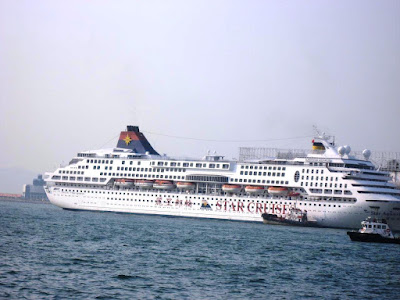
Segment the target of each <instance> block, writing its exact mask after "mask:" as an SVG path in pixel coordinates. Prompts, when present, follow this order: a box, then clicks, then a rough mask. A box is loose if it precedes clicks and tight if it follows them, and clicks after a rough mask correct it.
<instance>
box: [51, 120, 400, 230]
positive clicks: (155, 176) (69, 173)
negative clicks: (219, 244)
mask: <svg viewBox="0 0 400 300" xmlns="http://www.w3.org/2000/svg"><path fill="white" fill-rule="evenodd" d="M312 149H313V150H312V151H311V152H310V153H309V154H307V155H304V156H298V157H292V158H285V159H283V158H265V159H259V160H256V161H255V160H252V161H235V160H227V159H225V158H224V156H221V155H217V154H210V153H208V154H207V155H206V156H205V157H204V158H202V159H189V158H176V157H175V158H174V157H169V156H166V155H160V154H158V152H157V151H156V150H155V149H154V148H153V147H152V146H151V144H150V143H149V141H148V140H147V139H146V137H145V136H144V134H143V133H142V132H140V130H139V127H137V126H127V130H126V131H122V132H121V134H120V136H119V140H118V143H117V145H116V147H115V148H111V149H101V150H91V151H84V152H79V153H78V154H77V156H76V157H74V158H73V159H72V160H71V161H70V162H69V164H68V165H67V166H64V167H60V168H58V169H56V170H55V171H54V172H52V173H46V174H45V180H46V187H45V191H46V193H47V196H48V198H49V200H50V202H51V203H53V204H54V205H57V206H59V207H61V208H64V209H69V210H92V211H107V212H124V213H135V214H152V215H168V216H181V217H196V218H213V219H225V220H237V221H255V222H262V221H263V218H262V217H261V215H262V214H263V213H271V214H276V215H278V216H279V215H280V216H283V217H284V216H285V214H287V213H288V212H289V210H290V209H291V208H296V209H301V210H302V211H304V212H307V217H308V219H309V220H312V221H314V222H316V223H317V224H318V225H319V226H322V227H337V228H358V227H359V224H360V222H361V221H363V220H365V219H366V218H367V217H369V216H376V217H377V218H384V219H386V220H387V222H388V224H389V225H390V227H391V228H392V230H395V231H400V190H399V189H398V188H397V187H396V186H395V185H394V184H393V183H392V182H391V177H390V175H389V173H388V172H383V171H380V170H379V169H377V168H376V167H375V166H374V164H373V163H372V162H371V161H369V157H370V154H371V152H370V151H369V150H364V152H363V155H364V158H363V159H357V158H355V157H353V156H352V155H351V154H350V153H351V149H350V147H349V146H341V147H337V146H335V145H334V143H333V142H331V139H330V138H329V137H326V136H325V135H322V136H318V137H316V138H314V140H313V141H312Z"/></svg>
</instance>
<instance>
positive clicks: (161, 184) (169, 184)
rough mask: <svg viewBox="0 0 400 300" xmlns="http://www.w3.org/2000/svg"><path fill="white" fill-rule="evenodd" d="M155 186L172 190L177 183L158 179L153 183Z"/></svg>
mask: <svg viewBox="0 0 400 300" xmlns="http://www.w3.org/2000/svg"><path fill="white" fill-rule="evenodd" d="M153 187H154V188H155V189H159V190H172V189H173V188H175V185H174V184H173V183H172V182H171V181H168V180H156V181H155V182H154V184H153Z"/></svg>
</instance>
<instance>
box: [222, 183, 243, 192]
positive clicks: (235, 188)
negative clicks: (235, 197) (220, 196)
mask: <svg viewBox="0 0 400 300" xmlns="http://www.w3.org/2000/svg"><path fill="white" fill-rule="evenodd" d="M241 189H242V187H241V186H240V185H236V184H224V185H223V186H222V190H223V191H224V192H226V193H239V192H240V190H241Z"/></svg>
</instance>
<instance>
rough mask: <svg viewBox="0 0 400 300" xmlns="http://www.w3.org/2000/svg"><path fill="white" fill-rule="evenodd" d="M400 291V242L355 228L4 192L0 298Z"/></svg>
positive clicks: (397, 294)
mask: <svg viewBox="0 0 400 300" xmlns="http://www.w3.org/2000/svg"><path fill="white" fill-rule="evenodd" d="M7 297H9V298H13V299H23V298H26V299H305V298H309V299H315V298H326V299H343V298H345V299H399V298H400V245H395V244H375V243H358V242H351V241H350V239H349V237H348V236H347V235H346V230H341V229H325V228H298V227H288V226H273V225H264V224H262V223H261V222H260V223H250V222H249V223H246V222H230V221H222V220H207V219H193V218H172V217H163V216H150V215H134V214H117V213H100V212H85V211H66V210H62V209H60V208H58V207H55V206H53V205H50V204H34V203H13V202H0V298H1V299H3V298H7Z"/></svg>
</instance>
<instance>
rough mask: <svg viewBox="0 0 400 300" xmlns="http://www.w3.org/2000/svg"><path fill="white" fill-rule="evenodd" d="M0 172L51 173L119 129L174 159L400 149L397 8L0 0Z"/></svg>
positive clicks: (113, 137)
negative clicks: (271, 151)
mask: <svg viewBox="0 0 400 300" xmlns="http://www.w3.org/2000/svg"><path fill="white" fill-rule="evenodd" d="M0 103H1V107H0V124H1V130H0V139H1V149H2V150H1V154H2V155H1V156H0V168H8V167H22V168H25V169H29V170H33V171H35V172H43V171H49V170H53V169H54V168H55V167H56V165H57V164H59V163H61V162H63V161H64V162H68V161H69V159H70V158H72V156H74V155H75V154H76V153H77V152H78V151H82V150H88V149H93V148H100V147H102V146H107V147H112V146H114V145H115V144H116V141H117V137H118V134H119V132H120V131H121V130H123V129H124V128H125V126H126V125H127V124H131V125H139V126H140V128H141V130H142V131H144V132H152V133H159V134H165V135H174V136H184V137H193V138H200V139H213V140H240V141H243V142H237V143H232V142H204V141H194V140H185V139H176V138H170V137H165V136H160V135H155V134H147V137H148V139H149V140H150V142H151V143H152V144H153V146H154V148H155V149H156V150H157V151H159V152H160V153H168V154H170V155H188V156H194V157H197V156H201V155H203V154H205V152H206V151H207V149H211V150H217V151H218V152H219V153H221V154H226V155H228V156H229V157H238V147H239V146H252V145H253V146H267V147H268V146H271V147H273V146H280V147H285V146H287V147H296V148H305V147H309V146H310V138H303V139H297V140H286V141H282V142H280V143H276V142H270V143H267V142H245V141H246V140H269V139H277V138H290V137H303V136H310V135H312V134H313V129H312V126H313V125H317V126H319V127H320V128H322V129H323V130H326V131H329V133H331V134H335V135H336V138H337V141H338V142H339V144H349V145H350V146H352V148H353V149H360V150H362V149H364V148H366V147H368V148H370V149H372V150H387V151H400V134H399V130H400V1H397V0H395V1H365V0H363V1H347V0H346V1H321V0H318V1H298V0H296V1H281V0H280V1H267V0H265V1H252V0H250V1H233V0H230V1H218V0H212V1H205V0H201V1H190V0H184V1H168V0H162V1H151V0H146V1H133V0H129V1H115V0H113V1H83V0H79V1H40V0H35V1H15V0H10V1H5V0H0Z"/></svg>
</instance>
